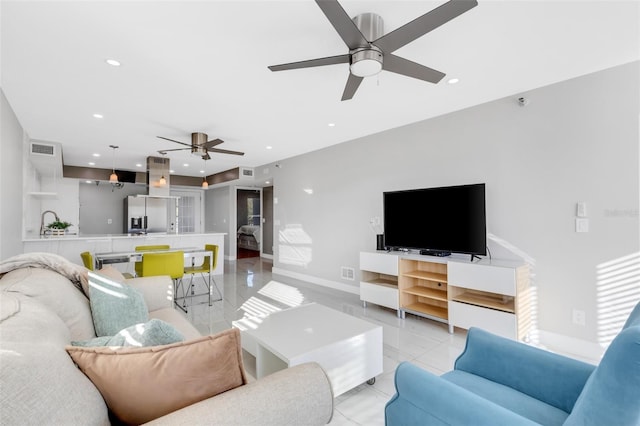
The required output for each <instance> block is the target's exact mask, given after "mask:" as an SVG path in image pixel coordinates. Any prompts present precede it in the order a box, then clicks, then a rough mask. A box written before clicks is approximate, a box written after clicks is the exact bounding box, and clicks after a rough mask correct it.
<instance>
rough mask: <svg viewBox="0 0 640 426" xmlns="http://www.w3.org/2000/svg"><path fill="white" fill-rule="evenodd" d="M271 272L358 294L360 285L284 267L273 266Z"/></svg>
mask: <svg viewBox="0 0 640 426" xmlns="http://www.w3.org/2000/svg"><path fill="white" fill-rule="evenodd" d="M271 272H272V273H274V274H278V275H284V276H285V277H289V278H295V279H297V280H301V281H305V282H308V283H312V284H317V285H320V286H323V287H329V288H332V289H334V290H340V291H344V292H346V293H351V294H357V295H360V287H359V286H354V285H347V284H344V283H341V282H337V281H331V280H325V279H324V278H318V277H314V276H311V275H306V274H301V273H298V272H291V271H287V270H286V269H281V268H276V267H273V269H272V270H271Z"/></svg>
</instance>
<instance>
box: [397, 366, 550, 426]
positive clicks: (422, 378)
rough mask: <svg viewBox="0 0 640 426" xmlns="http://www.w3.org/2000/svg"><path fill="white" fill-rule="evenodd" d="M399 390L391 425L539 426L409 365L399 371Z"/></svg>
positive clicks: (399, 368) (400, 367) (398, 369)
mask: <svg viewBox="0 0 640 426" xmlns="http://www.w3.org/2000/svg"><path fill="white" fill-rule="evenodd" d="M395 386H396V394H395V395H394V396H393V397H392V398H391V400H390V401H389V402H388V403H387V405H386V407H385V421H386V424H387V425H393V426H405V425H406V426H415V425H474V426H519V425H528V426H531V425H536V424H537V423H535V422H533V421H531V420H529V419H527V418H525V417H522V416H519V415H518V414H516V413H514V412H511V411H509V410H508V409H506V408H504V407H501V406H500V405H498V404H494V403H492V402H490V401H487V400H485V399H484V398H482V397H481V396H479V395H476V394H474V393H473V392H471V391H469V390H467V389H464V388H462V387H460V386H457V385H456V384H454V383H451V382H449V381H447V380H445V379H444V378H442V377H439V376H436V375H434V374H431V373H430V372H428V371H426V370H423V369H422V368H420V367H418V366H416V365H413V364H411V363H409V362H403V363H401V364H400V365H399V366H398V368H397V369H396V373H395Z"/></svg>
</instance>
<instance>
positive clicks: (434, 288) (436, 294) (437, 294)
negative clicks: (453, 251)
mask: <svg viewBox="0 0 640 426" xmlns="http://www.w3.org/2000/svg"><path fill="white" fill-rule="evenodd" d="M398 290H399V293H400V309H401V310H402V311H409V312H411V313H413V314H417V315H423V316H426V317H429V318H433V319H438V320H440V321H444V322H446V321H447V319H448V316H449V314H448V311H449V308H448V300H447V264H446V263H445V262H429V261H424V260H418V259H407V258H404V259H400V266H399V278H398Z"/></svg>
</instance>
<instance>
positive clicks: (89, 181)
mask: <svg viewBox="0 0 640 426" xmlns="http://www.w3.org/2000/svg"><path fill="white" fill-rule="evenodd" d="M85 183H93V181H92V180H85Z"/></svg>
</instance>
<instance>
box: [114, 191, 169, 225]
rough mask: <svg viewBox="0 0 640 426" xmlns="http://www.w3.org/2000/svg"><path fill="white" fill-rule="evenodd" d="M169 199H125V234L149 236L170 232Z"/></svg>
mask: <svg viewBox="0 0 640 426" xmlns="http://www.w3.org/2000/svg"><path fill="white" fill-rule="evenodd" d="M169 201H170V200H169V199H167V198H160V197H136V196H128V197H127V198H125V199H124V215H123V217H124V228H123V229H124V232H125V233H127V234H147V233H151V232H168V230H169V220H168V217H169ZM174 203H175V201H174Z"/></svg>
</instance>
